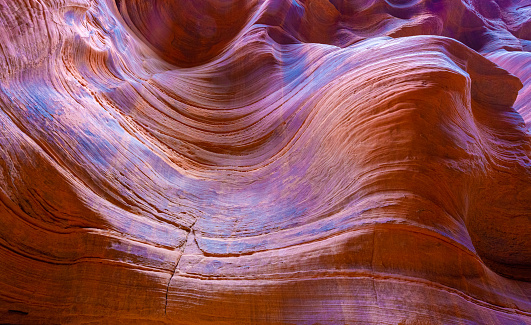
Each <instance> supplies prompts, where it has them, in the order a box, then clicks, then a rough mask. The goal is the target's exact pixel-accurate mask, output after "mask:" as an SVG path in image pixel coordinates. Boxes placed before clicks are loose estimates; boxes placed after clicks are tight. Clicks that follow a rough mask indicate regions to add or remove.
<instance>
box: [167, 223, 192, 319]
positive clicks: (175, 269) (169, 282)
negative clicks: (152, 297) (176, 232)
mask: <svg viewBox="0 0 531 325" xmlns="http://www.w3.org/2000/svg"><path fill="white" fill-rule="evenodd" d="M198 219H199V218H197V219H195V221H194V223H192V225H191V226H190V231H189V232H188V234H186V239H185V240H184V244H183V246H182V247H183V251H182V252H181V255H179V258H178V259H177V261H176V263H175V267H174V268H173V273H172V275H171V277H170V280H169V281H168V284H167V285H166V301H165V303H164V315H166V312H167V309H168V292H169V291H170V284H171V280H172V279H173V277H174V276H175V273H176V272H177V268H178V267H179V263H180V262H181V258H182V257H183V255H184V252H185V250H186V244H188V237H190V234H191V233H192V232H193V231H194V230H193V227H194V226H195V224H196V222H197V220H198Z"/></svg>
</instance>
